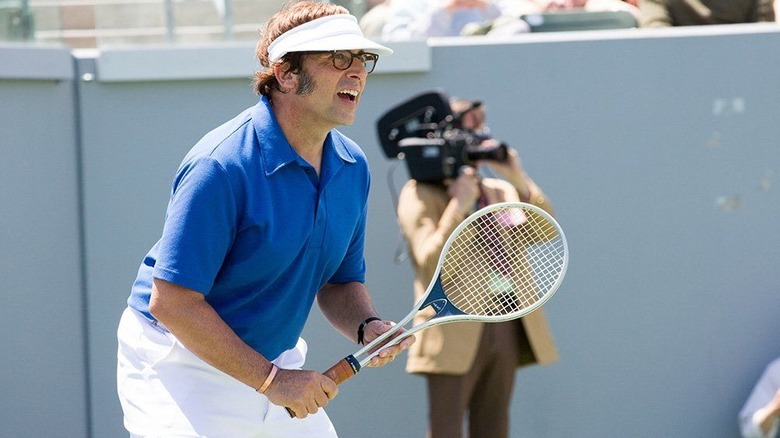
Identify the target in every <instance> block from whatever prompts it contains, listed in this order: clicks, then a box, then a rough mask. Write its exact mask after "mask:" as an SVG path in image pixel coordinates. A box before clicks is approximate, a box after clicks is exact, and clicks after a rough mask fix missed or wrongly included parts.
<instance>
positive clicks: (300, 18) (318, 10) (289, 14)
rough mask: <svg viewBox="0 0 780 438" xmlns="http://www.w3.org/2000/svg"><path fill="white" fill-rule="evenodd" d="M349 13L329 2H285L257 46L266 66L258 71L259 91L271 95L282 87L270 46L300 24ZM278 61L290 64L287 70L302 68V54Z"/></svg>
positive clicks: (256, 77) (255, 81)
mask: <svg viewBox="0 0 780 438" xmlns="http://www.w3.org/2000/svg"><path fill="white" fill-rule="evenodd" d="M336 14H349V11H348V10H347V9H346V8H345V7H343V6H339V5H335V4H330V3H317V2H313V1H290V0H288V1H287V2H285V4H284V6H282V9H281V10H280V11H279V12H277V13H276V14H274V15H273V16H272V17H271V18H269V19H268V21H267V22H266V24H265V26H264V28H263V29H262V30H261V31H260V40H258V42H257V47H256V48H255V56H256V57H257V59H258V61H260V65H261V66H263V67H265V68H264V69H262V70H260V71H257V72H255V78H254V89H255V92H256V93H257V94H262V95H263V96H268V97H270V95H271V90H279V91H281V90H280V89H279V82H278V81H277V80H276V76H274V71H273V69H272V68H270V67H271V63H270V62H269V61H268V46H270V45H271V43H272V42H273V41H274V40H275V39H276V38H278V37H279V35H281V34H283V33H285V32H287V31H288V30H290V29H292V28H294V27H297V26H300V25H301V24H304V23H307V22H309V21H312V20H315V19H317V18H320V17H324V16H327V15H336ZM278 62H283V63H287V68H286V69H285V71H287V72H292V73H299V72H300V71H301V69H302V68H303V54H302V53H300V52H291V53H288V54H286V55H284V56H283V57H282V59H281V60H279V61H278Z"/></svg>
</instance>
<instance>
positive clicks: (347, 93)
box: [338, 90, 358, 102]
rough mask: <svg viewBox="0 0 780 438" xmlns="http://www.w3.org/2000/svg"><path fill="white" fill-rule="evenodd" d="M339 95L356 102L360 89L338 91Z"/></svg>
mask: <svg viewBox="0 0 780 438" xmlns="http://www.w3.org/2000/svg"><path fill="white" fill-rule="evenodd" d="M338 95H339V97H341V98H342V99H345V100H349V101H350V102H354V101H356V100H357V97H358V91H357V90H342V91H339V92H338Z"/></svg>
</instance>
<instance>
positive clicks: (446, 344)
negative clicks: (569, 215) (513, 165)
mask: <svg viewBox="0 0 780 438" xmlns="http://www.w3.org/2000/svg"><path fill="white" fill-rule="evenodd" d="M482 184H483V186H484V188H485V194H486V196H487V197H488V202H489V203H490V204H494V203H496V202H504V201H519V196H518V194H517V191H516V190H515V188H514V187H512V185H511V184H509V183H508V182H506V181H503V180H499V179H491V178H486V179H483V180H482ZM528 187H529V188H530V189H531V201H530V202H531V203H533V204H535V205H537V206H539V207H541V208H543V209H544V210H546V211H547V212H549V213H550V214H552V206H551V205H550V203H549V202H548V201H547V199H546V197H545V196H544V193H542V191H541V189H540V188H539V187H538V186H537V185H536V184H534V183H533V181H531V180H530V178H529V179H528ZM449 199H450V198H449V196H448V194H447V191H446V189H445V188H444V187H441V186H437V185H432V184H424V183H419V184H418V183H417V181H415V180H410V181H409V182H407V183H406V185H404V187H403V189H402V190H401V194H400V196H399V203H398V217H399V223H400V227H401V231H402V233H403V234H404V237H405V238H406V241H407V243H408V244H409V253H410V256H411V260H412V265H413V266H414V269H415V278H414V294H415V302H416V301H417V300H418V299H419V298H420V297H421V296H422V295H423V294H424V293H425V291H426V290H427V288H428V284H429V283H430V280H431V277H432V276H433V273H434V271H435V270H436V264H437V262H438V259H439V254H440V253H441V250H442V248H443V247H444V243H445V242H446V240H447V238H448V237H449V235H450V234H451V233H452V231H453V230H454V229H455V228H456V227H457V226H458V224H459V223H460V222H461V221H462V220H463V219H464V218H463V217H460V216H458V215H457V214H456V213H452V212H451V210H448V211H445V210H446V208H447V205H448V204H449ZM430 313H431V315H426V314H422V315H420V316H418V318H417V320H416V321H415V322H416V323H419V322H421V321H424V320H425V319H427V318H429V317H430V316H432V313H433V312H432V311H431V312H430ZM513 323H514V324H522V328H523V329H524V331H525V336H519V338H520V344H521V345H518V346H517V348H518V352H519V360H518V364H517V365H518V366H523V365H528V364H532V363H538V364H549V363H552V362H555V361H556V360H558V352H557V349H556V347H555V342H554V340H553V336H552V332H551V331H550V328H549V326H548V325H547V318H546V317H545V315H544V311H543V310H542V309H539V310H537V311H535V312H533V313H531V314H530V315H528V316H525V317H523V318H522V319H521V320H520V321H515V322H513ZM482 326H483V323H474V322H459V323H453V324H443V325H439V326H434V327H431V328H428V329H425V330H423V331H421V332H418V333H417V334H416V335H415V336H416V337H417V341H416V342H415V343H414V345H412V347H411V348H410V349H409V359H408V361H407V365H406V370H407V371H408V372H410V373H434V374H465V373H466V372H467V371H468V369H469V368H470V367H471V364H472V363H473V361H474V357H475V355H476V353H477V347H478V343H479V340H480V337H481V335H482ZM521 333H522V332H521Z"/></svg>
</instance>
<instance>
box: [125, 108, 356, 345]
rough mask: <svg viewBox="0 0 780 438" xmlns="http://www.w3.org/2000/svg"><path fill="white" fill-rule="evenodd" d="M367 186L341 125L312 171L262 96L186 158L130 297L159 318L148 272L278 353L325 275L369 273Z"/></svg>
mask: <svg viewBox="0 0 780 438" xmlns="http://www.w3.org/2000/svg"><path fill="white" fill-rule="evenodd" d="M369 183H370V181H369V171H368V163H367V161H366V157H365V155H364V154H363V151H361V150H360V148H359V147H358V146H357V145H356V144H355V143H354V142H353V141H351V140H350V139H348V138H347V137H345V136H344V135H342V134H341V133H340V132H338V131H336V130H333V131H331V132H330V133H329V134H328V136H327V139H326V140H325V145H324V151H323V156H322V163H321V171H320V176H319V178H318V176H317V173H316V172H315V170H314V168H313V167H311V166H310V165H309V164H308V163H307V162H306V161H305V160H303V159H302V158H301V157H300V156H299V155H298V154H297V153H296V152H295V151H294V150H293V148H292V147H291V146H290V144H289V142H288V141H287V139H286V138H285V136H284V134H283V133H282V130H281V128H280V127H279V124H278V122H277V121H276V118H275V116H274V114H273V112H272V111H271V106H270V104H269V102H268V100H267V99H266V98H265V97H263V98H262V99H261V100H260V102H259V103H258V104H257V105H256V106H254V107H252V108H249V109H247V110H246V111H244V112H243V113H241V114H239V115H238V116H237V117H236V118H234V119H233V120H231V121H229V122H227V123H225V124H224V125H222V126H220V127H219V128H217V129H215V130H213V131H211V132H210V133H208V134H207V135H206V136H205V137H203V139H201V140H200V141H199V142H198V143H197V144H196V145H195V146H194V147H193V148H192V150H190V152H189V153H188V154H187V156H186V157H185V158H184V160H183V162H182V164H181V165H180V167H179V170H178V171H177V173H176V177H175V179H174V181H173V187H172V191H171V198H170V201H169V203H168V209H167V211H166V216H165V226H164V228H163V233H162V237H161V238H160V240H159V241H158V242H157V243H156V244H155V245H154V246H153V247H152V249H151V250H150V251H149V253H148V254H147V255H146V257H145V258H144V260H143V262H142V263H141V267H140V269H139V271H138V276H137V278H136V280H135V283H134V284H133V288H132V291H131V294H130V298H129V299H128V304H129V305H130V306H131V307H133V308H134V309H136V310H138V311H140V312H142V313H144V314H145V315H146V316H147V317H149V318H151V319H154V318H153V317H152V315H151V314H150V313H149V297H150V294H151V286H152V278H153V277H156V278H159V279H162V280H166V281H169V282H172V283H175V284H178V285H181V286H184V287H186V288H189V289H193V290H195V291H197V292H200V293H202V294H204V295H205V296H206V301H207V302H208V303H209V304H211V305H212V306H213V307H214V309H215V310H216V311H217V313H218V314H219V315H220V316H221V317H222V319H224V320H225V322H226V323H227V324H228V325H229V326H230V327H231V328H232V329H233V330H234V331H235V332H236V334H238V336H239V337H241V339H243V340H244V342H246V343H247V344H249V345H250V346H251V347H252V348H254V349H255V350H257V351H258V352H260V353H261V354H263V356H265V357H266V358H268V359H269V360H273V359H274V358H276V357H277V356H278V355H279V354H280V353H282V352H283V351H285V350H288V349H290V348H293V347H294V346H295V343H296V342H297V340H298V337H299V336H300V334H301V331H302V330H303V326H304V324H305V322H306V319H307V317H308V315H309V311H310V310H311V307H312V305H313V302H314V298H315V295H316V293H317V291H318V290H319V289H320V288H321V287H322V286H323V285H325V283H347V282H352V281H358V282H364V281H365V260H364V258H363V248H364V242H365V226H366V210H367V200H368V190H369Z"/></svg>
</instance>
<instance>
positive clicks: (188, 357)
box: [117, 308, 336, 438]
mask: <svg viewBox="0 0 780 438" xmlns="http://www.w3.org/2000/svg"><path fill="white" fill-rule="evenodd" d="M117 338H118V341H119V350H118V354H117V360H118V361H117V391H118V394H119V401H120V403H121V404H122V411H123V412H124V425H125V428H126V429H127V430H128V432H130V435H131V436H132V437H166V438H173V437H208V438H222V437H224V438H244V437H246V438H250V437H251V438H289V437H306V438H312V437H322V438H325V437H327V438H333V437H336V431H335V430H334V428H333V424H332V423H331V421H330V419H329V418H328V415H327V414H326V413H325V411H324V410H323V409H320V410H319V411H317V413H316V414H313V415H309V416H307V417H306V418H305V419H297V418H290V416H289V414H288V413H287V411H286V410H285V409H284V408H283V407H280V406H276V405H274V404H272V403H270V402H269V401H268V398H267V397H265V396H264V395H262V394H259V393H258V392H257V391H255V390H254V389H253V388H251V387H249V386H247V385H245V384H243V383H241V382H239V381H238V380H236V379H234V378H232V377H230V376H228V375H227V374H225V373H223V372H222V371H220V370H218V369H216V368H214V367H212V366H211V365H209V364H207V363H206V362H204V361H203V360H201V359H200V358H199V357H197V356H196V355H195V354H193V353H192V352H190V351H189V350H187V349H186V348H185V347H184V346H183V345H182V344H181V343H180V342H179V341H178V340H177V339H176V338H175V337H174V336H173V335H172V334H171V333H170V332H168V331H167V330H165V329H164V328H162V327H160V326H158V325H155V324H153V323H152V322H151V321H149V319H147V318H146V317H145V316H143V315H142V314H141V313H139V312H137V311H136V310H134V309H130V308H127V309H126V310H125V311H124V313H123V314H122V319H121V320H120V322H119V329H118V330H117ZM306 349H307V346H306V342H305V341H304V340H303V339H299V340H298V345H296V346H295V348H293V349H292V350H288V351H285V352H284V353H282V354H281V355H280V356H279V357H278V358H276V359H275V360H274V361H273V363H275V364H276V365H277V366H278V367H279V368H285V369H300V368H301V367H302V366H303V362H304V360H305V358H306Z"/></svg>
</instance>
